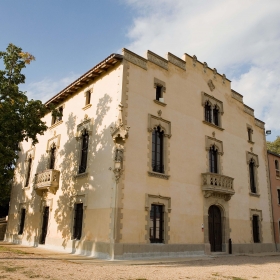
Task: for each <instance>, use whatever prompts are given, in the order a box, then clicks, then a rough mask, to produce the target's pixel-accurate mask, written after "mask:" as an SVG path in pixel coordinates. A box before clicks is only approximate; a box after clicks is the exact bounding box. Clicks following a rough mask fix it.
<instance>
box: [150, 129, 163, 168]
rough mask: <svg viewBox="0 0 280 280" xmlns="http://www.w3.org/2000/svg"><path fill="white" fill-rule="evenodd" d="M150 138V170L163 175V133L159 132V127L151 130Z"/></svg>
mask: <svg viewBox="0 0 280 280" xmlns="http://www.w3.org/2000/svg"><path fill="white" fill-rule="evenodd" d="M152 137H153V140H152V169H153V171H154V172H159V173H164V165H163V131H161V129H160V127H157V128H155V129H154V130H153V135H152Z"/></svg>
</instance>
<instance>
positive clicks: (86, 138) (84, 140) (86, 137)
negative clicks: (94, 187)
mask: <svg viewBox="0 0 280 280" xmlns="http://www.w3.org/2000/svg"><path fill="white" fill-rule="evenodd" d="M85 143H86V146H85ZM88 147H89V133H88V131H87V130H86V129H85V130H84V131H83V133H82V136H81V149H80V153H81V156H80V163H79V170H78V174H82V173H85V172H86V171H87V158H88ZM83 165H84V166H83Z"/></svg>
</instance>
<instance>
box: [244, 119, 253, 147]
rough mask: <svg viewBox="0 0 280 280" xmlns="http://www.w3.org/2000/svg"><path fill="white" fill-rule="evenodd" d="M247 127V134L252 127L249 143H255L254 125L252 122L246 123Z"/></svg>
mask: <svg viewBox="0 0 280 280" xmlns="http://www.w3.org/2000/svg"><path fill="white" fill-rule="evenodd" d="M246 127H247V135H248V131H249V129H250V131H251V140H250V139H248V143H250V144H254V143H255V142H253V141H252V139H253V133H254V131H253V127H252V126H251V125H250V124H248V123H247V124H246ZM247 137H248V136H247Z"/></svg>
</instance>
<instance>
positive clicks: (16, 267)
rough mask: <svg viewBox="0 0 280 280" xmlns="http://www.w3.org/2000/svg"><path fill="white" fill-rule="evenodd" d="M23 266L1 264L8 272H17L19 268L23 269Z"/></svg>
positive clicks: (2, 268)
mask: <svg viewBox="0 0 280 280" xmlns="http://www.w3.org/2000/svg"><path fill="white" fill-rule="evenodd" d="M22 268H23V267H22V266H1V267H0V269H1V270H4V271H6V272H15V271H17V270H18V269H22Z"/></svg>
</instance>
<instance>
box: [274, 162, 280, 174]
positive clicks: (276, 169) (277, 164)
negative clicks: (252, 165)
mask: <svg viewBox="0 0 280 280" xmlns="http://www.w3.org/2000/svg"><path fill="white" fill-rule="evenodd" d="M274 165H275V173H276V177H280V169H279V161H278V160H277V159H275V160H274Z"/></svg>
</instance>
